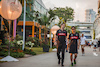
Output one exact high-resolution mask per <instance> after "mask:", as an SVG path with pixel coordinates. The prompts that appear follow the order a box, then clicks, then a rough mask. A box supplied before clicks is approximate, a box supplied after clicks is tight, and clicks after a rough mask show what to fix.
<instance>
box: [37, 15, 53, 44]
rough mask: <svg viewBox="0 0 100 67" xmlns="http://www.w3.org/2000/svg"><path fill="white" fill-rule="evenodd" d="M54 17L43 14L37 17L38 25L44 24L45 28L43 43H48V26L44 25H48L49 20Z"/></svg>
mask: <svg viewBox="0 0 100 67" xmlns="http://www.w3.org/2000/svg"><path fill="white" fill-rule="evenodd" d="M53 20H54V18H53V17H51V16H49V17H47V16H46V15H43V16H42V17H41V18H39V19H38V22H39V23H40V25H44V26H45V28H44V38H45V44H47V43H48V41H47V31H48V28H47V27H46V26H48V25H50V22H51V21H53Z"/></svg>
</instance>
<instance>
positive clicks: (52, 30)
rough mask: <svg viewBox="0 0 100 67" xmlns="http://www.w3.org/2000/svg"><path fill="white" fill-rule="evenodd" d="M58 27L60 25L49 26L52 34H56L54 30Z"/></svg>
mask: <svg viewBox="0 0 100 67" xmlns="http://www.w3.org/2000/svg"><path fill="white" fill-rule="evenodd" d="M58 29H60V27H59V26H57V25H54V26H53V27H52V28H51V32H52V34H56V32H57V30H58Z"/></svg>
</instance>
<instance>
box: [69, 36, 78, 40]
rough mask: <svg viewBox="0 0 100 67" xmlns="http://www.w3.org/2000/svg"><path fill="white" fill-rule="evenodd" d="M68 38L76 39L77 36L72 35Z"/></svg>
mask: <svg viewBox="0 0 100 67" xmlns="http://www.w3.org/2000/svg"><path fill="white" fill-rule="evenodd" d="M70 39H78V36H72V37H70Z"/></svg>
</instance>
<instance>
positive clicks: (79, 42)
mask: <svg viewBox="0 0 100 67" xmlns="http://www.w3.org/2000/svg"><path fill="white" fill-rule="evenodd" d="M79 47H80V39H78V49H79Z"/></svg>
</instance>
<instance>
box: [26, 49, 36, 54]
mask: <svg viewBox="0 0 100 67" xmlns="http://www.w3.org/2000/svg"><path fill="white" fill-rule="evenodd" d="M24 53H25V54H31V55H36V53H35V52H33V51H32V50H31V49H24Z"/></svg>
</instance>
